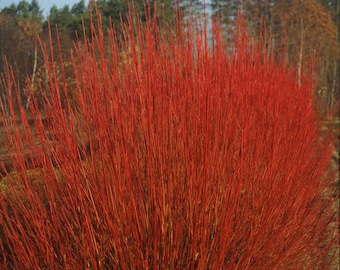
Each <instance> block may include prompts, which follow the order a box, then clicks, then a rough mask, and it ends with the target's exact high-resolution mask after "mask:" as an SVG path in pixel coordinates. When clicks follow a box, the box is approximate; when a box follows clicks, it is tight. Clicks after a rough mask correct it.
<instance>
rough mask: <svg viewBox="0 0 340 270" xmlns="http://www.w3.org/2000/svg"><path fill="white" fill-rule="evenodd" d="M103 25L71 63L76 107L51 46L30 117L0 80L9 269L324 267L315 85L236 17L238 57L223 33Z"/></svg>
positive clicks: (152, 24)
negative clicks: (4, 99)
mask: <svg viewBox="0 0 340 270" xmlns="http://www.w3.org/2000/svg"><path fill="white" fill-rule="evenodd" d="M96 23H97V25H99V27H94V26H93V24H92V32H91V33H90V35H89V37H88V38H85V39H84V41H83V42H78V43H77V44H75V47H74V50H73V53H72V55H71V56H72V61H73V67H74V74H75V81H76V84H77V89H76V91H75V94H74V93H73V96H74V97H75V100H72V99H71V98H70V91H71V90H70V89H68V87H67V84H66V82H64V81H60V76H57V74H56V70H55V66H56V64H55V63H56V61H60V63H61V69H62V67H63V66H62V63H63V59H62V56H61V55H60V56H53V53H49V52H52V51H53V50H52V45H50V46H51V51H49V50H48V49H47V48H46V47H44V46H43V52H44V56H45V64H46V68H47V71H48V76H49V77H48V78H49V87H48V88H47V89H43V90H44V92H43V97H44V99H43V101H42V103H41V104H38V102H37V100H36V99H33V101H32V106H31V108H30V112H29V113H28V112H26V111H25V110H24V108H23V106H21V105H20V104H19V111H20V114H17V113H16V111H15V107H14V105H13V104H14V102H13V100H15V99H16V97H15V95H14V94H13V96H12V94H11V93H16V92H17V91H16V89H15V87H16V86H15V83H14V82H15V80H14V78H13V77H10V76H9V78H7V79H6V80H3V81H4V84H5V85H6V89H7V90H8V100H9V104H10V107H9V108H10V112H11V117H7V118H5V117H3V125H4V128H5V129H6V132H7V134H8V136H7V137H8V138H7V140H8V148H9V149H8V151H9V153H10V160H11V166H5V165H3V166H2V171H3V173H2V174H3V178H2V186H3V188H2V190H1V193H0V195H1V197H0V212H1V215H0V237H1V242H0V243H1V244H0V250H1V252H0V254H1V258H0V268H1V269H325V268H327V267H330V264H331V262H332V254H334V252H335V251H336V237H337V232H335V234H334V230H330V227H332V224H335V223H334V222H335V221H336V218H335V217H336V216H335V212H336V209H335V208H334V204H333V201H334V200H335V199H334V198H333V197H332V196H331V195H332V194H330V193H331V189H330V188H329V186H330V184H331V182H332V181H333V178H332V175H330V174H329V160H330V157H331V153H332V148H331V147H330V146H329V145H330V144H329V136H327V134H326V135H325V134H322V133H321V127H322V123H321V122H320V121H319V120H318V118H317V114H316V112H315V110H314V104H313V88H314V85H313V81H312V80H311V78H312V77H311V76H306V78H304V80H303V81H302V84H301V85H300V86H299V85H298V83H297V80H296V77H295V75H294V74H295V73H294V72H291V71H289V70H288V69H287V68H286V67H285V66H284V65H282V66H281V65H276V64H275V63H274V61H273V59H272V58H271V57H269V58H268V57H267V56H268V53H267V52H266V51H265V50H264V49H263V48H262V46H261V44H251V43H250V42H249V40H248V39H247V37H246V35H245V32H244V30H243V28H242V27H241V26H242V25H241V24H240V27H239V30H238V34H237V36H236V38H235V41H234V45H233V47H232V50H231V52H230V48H228V47H227V46H226V44H225V43H224V41H223V39H222V38H221V36H220V34H219V33H220V32H221V31H220V29H218V26H217V25H214V26H213V31H212V37H211V38H209V39H208V31H207V29H206V27H203V30H202V28H199V27H196V26H195V25H192V24H190V23H189V24H188V25H186V26H185V27H184V26H183V25H182V24H181V23H180V21H179V20H178V22H177V25H176V27H174V28H176V29H175V30H173V28H171V27H169V28H167V31H163V30H161V29H163V28H164V26H162V24H163V21H162V20H160V21H159V20H157V19H156V18H154V17H152V16H149V19H147V21H146V23H141V21H139V20H138V18H136V17H134V16H128V21H127V23H126V24H125V25H124V31H123V33H124V34H123V35H122V36H120V37H117V35H116V34H115V32H114V30H113V29H110V30H109V32H108V40H109V42H106V40H105V38H104V34H103V32H102V30H101V28H100V16H99V14H98V22H96ZM160 25H161V26H160ZM95 28H96V29H97V30H95ZM84 36H86V35H84ZM51 42H52V41H51ZM54 57H59V58H60V59H58V58H56V59H55V58H54ZM62 70H63V69H62ZM28 115H32V116H33V119H34V121H33V123H29V121H28ZM17 119H19V120H20V121H21V122H22V125H19V124H18V123H17V121H16V120H17ZM43 119H47V120H46V121H45V120H44V121H43ZM333 227H334V225H333ZM329 254H331V255H329Z"/></svg>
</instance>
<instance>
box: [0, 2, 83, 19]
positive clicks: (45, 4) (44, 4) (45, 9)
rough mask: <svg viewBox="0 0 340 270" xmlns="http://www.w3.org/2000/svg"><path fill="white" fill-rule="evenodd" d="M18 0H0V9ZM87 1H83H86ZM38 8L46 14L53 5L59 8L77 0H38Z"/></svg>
mask: <svg viewBox="0 0 340 270" xmlns="http://www.w3.org/2000/svg"><path fill="white" fill-rule="evenodd" d="M26 1H27V2H28V3H30V2H31V0H26ZM19 2H20V0H0V11H1V10H2V9H3V8H4V7H8V6H10V5H11V4H12V3H14V4H18V3H19ZM86 2H87V1H85V3H86ZM38 3H39V6H40V8H41V9H42V10H43V15H44V16H45V15H47V13H48V12H49V11H50V8H51V7H52V6H53V5H56V6H57V7H58V8H61V7H63V6H65V5H69V6H70V8H71V7H72V6H73V5H74V4H75V3H79V0H38Z"/></svg>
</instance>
